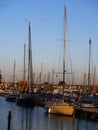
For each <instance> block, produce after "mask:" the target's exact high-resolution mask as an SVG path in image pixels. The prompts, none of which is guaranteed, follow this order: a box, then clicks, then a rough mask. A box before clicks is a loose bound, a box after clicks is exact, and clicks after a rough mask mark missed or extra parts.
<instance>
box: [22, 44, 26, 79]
mask: <svg viewBox="0 0 98 130" xmlns="http://www.w3.org/2000/svg"><path fill="white" fill-rule="evenodd" d="M25 52H26V44H25V43H24V75H23V80H24V81H25V75H26V67H25V62H26V61H25V57H26V54H25Z"/></svg>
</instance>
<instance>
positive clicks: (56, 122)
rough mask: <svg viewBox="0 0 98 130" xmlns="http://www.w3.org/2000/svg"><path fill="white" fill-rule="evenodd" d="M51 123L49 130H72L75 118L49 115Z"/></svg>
mask: <svg viewBox="0 0 98 130" xmlns="http://www.w3.org/2000/svg"><path fill="white" fill-rule="evenodd" d="M48 118H49V122H50V124H49V125H50V129H49V130H72V128H73V120H74V118H73V117H67V116H60V115H51V114H49V115H48Z"/></svg>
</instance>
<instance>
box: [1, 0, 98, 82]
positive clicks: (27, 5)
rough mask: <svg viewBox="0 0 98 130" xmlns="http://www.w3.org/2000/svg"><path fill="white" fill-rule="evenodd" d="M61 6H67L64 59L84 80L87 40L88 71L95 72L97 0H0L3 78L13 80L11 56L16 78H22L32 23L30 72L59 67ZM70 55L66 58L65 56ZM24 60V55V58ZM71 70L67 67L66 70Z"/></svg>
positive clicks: (62, 15)
mask: <svg viewBox="0 0 98 130" xmlns="http://www.w3.org/2000/svg"><path fill="white" fill-rule="evenodd" d="M64 7H66V8H67V16H66V17H67V24H66V28H67V29H66V62H68V59H71V60H70V61H71V62H70V65H69V63H67V65H66V69H67V66H72V71H73V72H74V73H75V75H76V79H77V82H81V83H82V82H83V76H84V73H85V72H86V74H88V53H89V39H90V38H91V41H92V47H91V72H92V73H93V69H94V67H95V66H96V74H98V69H97V66H98V58H97V48H98V0H0V69H1V74H2V77H3V80H6V81H12V79H13V66H14V59H15V60H16V74H15V75H16V81H18V80H20V79H22V78H23V55H24V43H26V46H27V44H28V23H29V22H30V25H31V38H32V39H31V40H32V61H33V71H34V72H35V73H39V72H40V71H41V65H42V64H43V72H44V73H46V72H52V69H54V70H55V71H56V68H61V66H62V62H63V61H62V59H63V58H62V53H63V41H64V38H63V37H64ZM68 55H69V57H68ZM26 59H27V57H26ZM69 71H70V70H69Z"/></svg>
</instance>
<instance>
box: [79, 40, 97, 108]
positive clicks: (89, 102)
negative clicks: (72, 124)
mask: <svg viewBox="0 0 98 130" xmlns="http://www.w3.org/2000/svg"><path fill="white" fill-rule="evenodd" d="M90 63H91V39H89V64H88V86H87V90H86V91H87V93H86V95H85V97H84V96H82V98H81V100H80V103H81V105H80V106H81V107H82V108H94V107H95V104H94V95H93V89H92V87H91V72H90V68H91V64H90Z"/></svg>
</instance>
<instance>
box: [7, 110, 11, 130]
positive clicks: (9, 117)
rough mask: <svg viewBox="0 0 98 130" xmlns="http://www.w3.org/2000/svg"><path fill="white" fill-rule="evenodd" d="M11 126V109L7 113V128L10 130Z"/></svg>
mask: <svg viewBox="0 0 98 130" xmlns="http://www.w3.org/2000/svg"><path fill="white" fill-rule="evenodd" d="M10 128H11V111H9V113H8V129H7V130H10Z"/></svg>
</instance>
